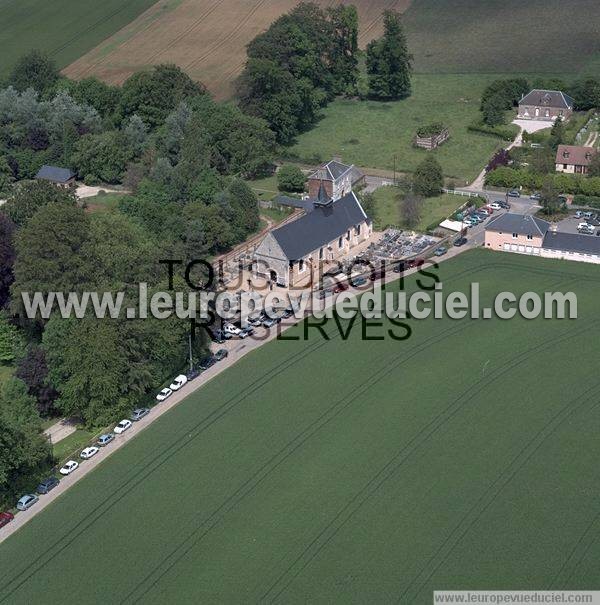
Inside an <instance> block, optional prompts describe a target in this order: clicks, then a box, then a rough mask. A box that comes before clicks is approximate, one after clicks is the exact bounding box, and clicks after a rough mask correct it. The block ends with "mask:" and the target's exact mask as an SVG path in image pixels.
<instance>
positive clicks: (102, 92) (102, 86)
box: [60, 77, 121, 118]
mask: <svg viewBox="0 0 600 605" xmlns="http://www.w3.org/2000/svg"><path fill="white" fill-rule="evenodd" d="M60 86H61V87H62V88H64V89H65V90H66V91H67V92H68V93H69V94H70V95H71V97H72V98H73V99H75V101H77V102H78V103H81V104H84V105H89V106H90V107H93V108H94V109H95V110H96V111H97V112H98V113H99V114H100V115H101V116H102V117H103V118H107V117H110V116H112V115H113V114H114V113H115V111H116V109H117V107H118V105H119V101H120V100H121V88H120V87H118V86H110V85H109V84H106V83H105V82H102V81H101V80H98V78H95V77H91V78H83V80H66V79H65V80H62V81H61V83H60Z"/></svg>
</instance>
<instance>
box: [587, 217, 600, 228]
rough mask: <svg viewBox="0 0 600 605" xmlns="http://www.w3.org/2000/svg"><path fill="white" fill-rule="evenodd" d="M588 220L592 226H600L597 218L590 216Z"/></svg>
mask: <svg viewBox="0 0 600 605" xmlns="http://www.w3.org/2000/svg"><path fill="white" fill-rule="evenodd" d="M586 222H587V224H588V225H591V226H592V227H600V221H599V220H598V219H597V218H588V219H587V221H586Z"/></svg>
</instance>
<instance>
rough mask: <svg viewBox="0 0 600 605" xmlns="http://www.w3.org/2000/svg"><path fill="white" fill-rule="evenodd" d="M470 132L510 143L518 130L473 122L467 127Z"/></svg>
mask: <svg viewBox="0 0 600 605" xmlns="http://www.w3.org/2000/svg"><path fill="white" fill-rule="evenodd" d="M467 130H469V131H470V132H479V133H481V134H489V135H492V136H493V137H497V138H499V139H502V140H503V141H512V140H513V139H514V138H515V137H516V136H517V133H518V130H516V129H514V128H511V127H510V126H488V125H487V124H484V123H483V122H473V123H472V124H469V126H467Z"/></svg>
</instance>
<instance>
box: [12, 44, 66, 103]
mask: <svg viewBox="0 0 600 605" xmlns="http://www.w3.org/2000/svg"><path fill="white" fill-rule="evenodd" d="M58 78H59V71H58V68H57V67H56V64H55V63H54V61H52V59H49V58H48V56H47V55H45V54H43V53H41V52H40V51H39V50H32V51H30V52H28V53H27V54H26V55H23V56H22V57H21V58H20V59H19V60H18V61H17V63H16V64H15V66H14V67H13V69H12V71H11V72H10V75H9V76H8V84H9V85H10V86H13V87H14V88H16V89H17V90H18V91H21V92H22V91H24V90H26V89H27V88H33V89H34V90H37V92H39V93H40V94H43V93H44V92H46V91H47V90H49V89H50V88H52V86H54V84H55V83H56V81H57V80H58Z"/></svg>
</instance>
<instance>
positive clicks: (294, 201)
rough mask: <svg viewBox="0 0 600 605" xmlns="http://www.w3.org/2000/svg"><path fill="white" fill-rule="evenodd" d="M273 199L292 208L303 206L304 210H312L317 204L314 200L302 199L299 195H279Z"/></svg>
mask: <svg viewBox="0 0 600 605" xmlns="http://www.w3.org/2000/svg"><path fill="white" fill-rule="evenodd" d="M273 201H274V202H275V203H276V204H281V205H282V206H291V207H292V208H301V209H302V210H306V212H311V211H312V210H313V209H314V207H315V205H314V200H311V199H308V198H307V199H305V200H301V199H300V198H297V197H290V196H289V195H278V196H277V197H275V198H273Z"/></svg>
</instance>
